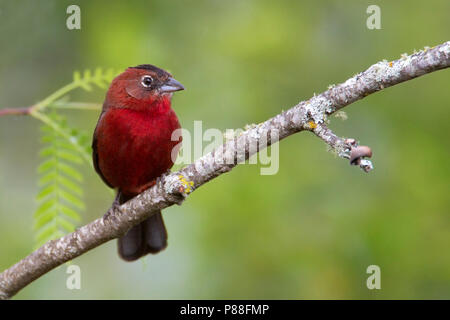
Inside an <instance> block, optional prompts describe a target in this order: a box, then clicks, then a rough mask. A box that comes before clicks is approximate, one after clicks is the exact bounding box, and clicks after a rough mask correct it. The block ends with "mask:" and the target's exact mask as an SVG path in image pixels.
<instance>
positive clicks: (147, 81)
mask: <svg viewBox="0 0 450 320" xmlns="http://www.w3.org/2000/svg"><path fill="white" fill-rule="evenodd" d="M152 82H153V78H152V77H150V76H143V77H142V79H141V84H142V85H143V86H144V87H146V88H150V86H151V85H152Z"/></svg>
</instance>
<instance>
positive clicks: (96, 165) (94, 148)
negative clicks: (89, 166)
mask: <svg viewBox="0 0 450 320" xmlns="http://www.w3.org/2000/svg"><path fill="white" fill-rule="evenodd" d="M104 114H105V113H104V112H102V113H101V114H100V117H99V119H98V122H97V126H96V127H95V130H94V137H93V139H92V161H93V163H94V168H95V171H97V173H98V175H99V176H100V178H102V180H103V182H104V183H106V185H107V186H108V187H110V188H114V187H113V186H112V185H111V184H110V183H109V182H108V181H107V180H106V178H105V176H104V175H103V173H102V170H101V169H100V165H99V163H98V152H97V134H98V133H97V130H98V127H99V126H100V124H101V122H102V118H103V115H104Z"/></svg>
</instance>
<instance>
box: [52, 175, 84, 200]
mask: <svg viewBox="0 0 450 320" xmlns="http://www.w3.org/2000/svg"><path fill="white" fill-rule="evenodd" d="M56 180H57V181H58V183H59V184H60V185H61V186H63V187H65V188H66V189H67V190H68V191H71V192H73V193H76V194H77V195H79V196H81V195H83V189H81V187H80V186H78V185H77V184H76V183H75V182H72V181H71V180H69V179H67V178H66V177H65V176H63V175H59V176H57V177H56Z"/></svg>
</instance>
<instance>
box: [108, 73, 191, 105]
mask: <svg viewBox="0 0 450 320" xmlns="http://www.w3.org/2000/svg"><path fill="white" fill-rule="evenodd" d="M179 90H184V87H183V85H182V84H181V83H179V82H178V81H177V80H175V79H174V78H173V77H172V75H171V74H170V73H169V72H167V71H165V70H163V69H160V68H158V67H155V66H153V65H151V64H143V65H139V66H136V67H130V68H128V69H126V70H125V71H124V72H122V73H121V74H120V75H118V76H117V77H116V78H115V79H114V80H113V81H112V83H111V86H110V87H109V90H108V92H107V94H106V100H105V107H106V108H109V107H114V108H131V109H137V110H143V109H151V108H153V107H157V106H159V105H161V104H163V105H169V106H170V99H171V97H172V93H173V92H175V91H179Z"/></svg>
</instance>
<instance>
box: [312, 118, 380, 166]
mask: <svg viewBox="0 0 450 320" xmlns="http://www.w3.org/2000/svg"><path fill="white" fill-rule="evenodd" d="M306 129H308V130H310V131H312V132H313V133H314V134H315V135H316V136H318V137H319V138H320V139H322V140H323V141H324V142H325V143H326V144H327V145H328V146H329V147H330V148H331V149H332V150H334V152H336V154H337V155H338V156H339V157H341V158H344V159H348V160H350V164H351V165H354V166H359V167H360V168H361V169H362V170H363V171H364V172H369V171H371V170H372V169H373V165H372V162H371V161H370V160H367V159H365V158H371V157H372V150H371V149H370V148H369V147H367V146H360V145H358V143H357V141H356V140H355V139H351V138H348V139H344V138H340V137H338V136H337V135H336V134H334V132H333V131H331V129H330V128H328V127H327V126H326V125H325V124H323V123H321V124H315V123H314V122H309V123H308V125H307V127H306Z"/></svg>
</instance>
